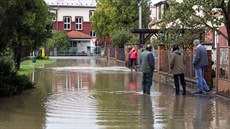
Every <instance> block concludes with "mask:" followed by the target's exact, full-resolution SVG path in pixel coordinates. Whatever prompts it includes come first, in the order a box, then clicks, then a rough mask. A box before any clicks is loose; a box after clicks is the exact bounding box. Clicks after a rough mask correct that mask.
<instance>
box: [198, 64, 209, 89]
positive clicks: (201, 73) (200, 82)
mask: <svg viewBox="0 0 230 129" xmlns="http://www.w3.org/2000/svg"><path fill="white" fill-rule="evenodd" d="M195 74H196V83H197V87H196V91H197V92H200V91H202V88H204V90H209V86H208V85H207V83H206V81H205V79H204V69H203V68H196V69H195Z"/></svg>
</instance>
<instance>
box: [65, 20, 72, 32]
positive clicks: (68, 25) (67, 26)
mask: <svg viewBox="0 0 230 129" xmlns="http://www.w3.org/2000/svg"><path fill="white" fill-rule="evenodd" d="M70 28H71V18H70V17H64V30H70Z"/></svg>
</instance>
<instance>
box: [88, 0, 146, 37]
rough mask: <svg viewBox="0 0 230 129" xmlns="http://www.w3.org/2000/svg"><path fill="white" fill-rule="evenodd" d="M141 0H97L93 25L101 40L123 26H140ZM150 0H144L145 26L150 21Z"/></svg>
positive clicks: (143, 14)
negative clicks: (139, 5)
mask: <svg viewBox="0 0 230 129" xmlns="http://www.w3.org/2000/svg"><path fill="white" fill-rule="evenodd" d="M139 1H140V0H97V7H96V11H95V12H94V15H93V16H92V17H91V22H92V26H93V28H94V30H95V32H96V34H97V36H98V37H99V39H100V41H101V40H103V39H104V37H105V36H107V35H108V36H111V34H112V33H113V31H117V30H121V28H138V20H139V15H138V2H139ZM149 6H150V0H142V12H143V13H142V20H143V27H144V28H147V25H148V23H149V21H150V9H149Z"/></svg>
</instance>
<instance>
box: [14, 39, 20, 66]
mask: <svg viewBox="0 0 230 129" xmlns="http://www.w3.org/2000/svg"><path fill="white" fill-rule="evenodd" d="M21 55H22V53H21V43H19V45H18V47H16V48H14V63H15V69H16V70H19V69H20V63H21Z"/></svg>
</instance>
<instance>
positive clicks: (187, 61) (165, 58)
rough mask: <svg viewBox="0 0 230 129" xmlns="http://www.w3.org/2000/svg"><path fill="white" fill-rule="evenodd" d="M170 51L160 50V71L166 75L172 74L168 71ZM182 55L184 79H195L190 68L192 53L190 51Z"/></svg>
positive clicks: (191, 67)
mask: <svg viewBox="0 0 230 129" xmlns="http://www.w3.org/2000/svg"><path fill="white" fill-rule="evenodd" d="M171 53H172V51H171V50H162V51H161V58H162V64H161V71H163V72H166V73H172V72H171V69H170V67H169V66H170V62H169V61H170V58H171ZM183 54H184V60H185V67H184V69H185V77H187V78H191V79H194V78H195V72H194V69H193V66H192V60H193V52H191V51H183Z"/></svg>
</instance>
